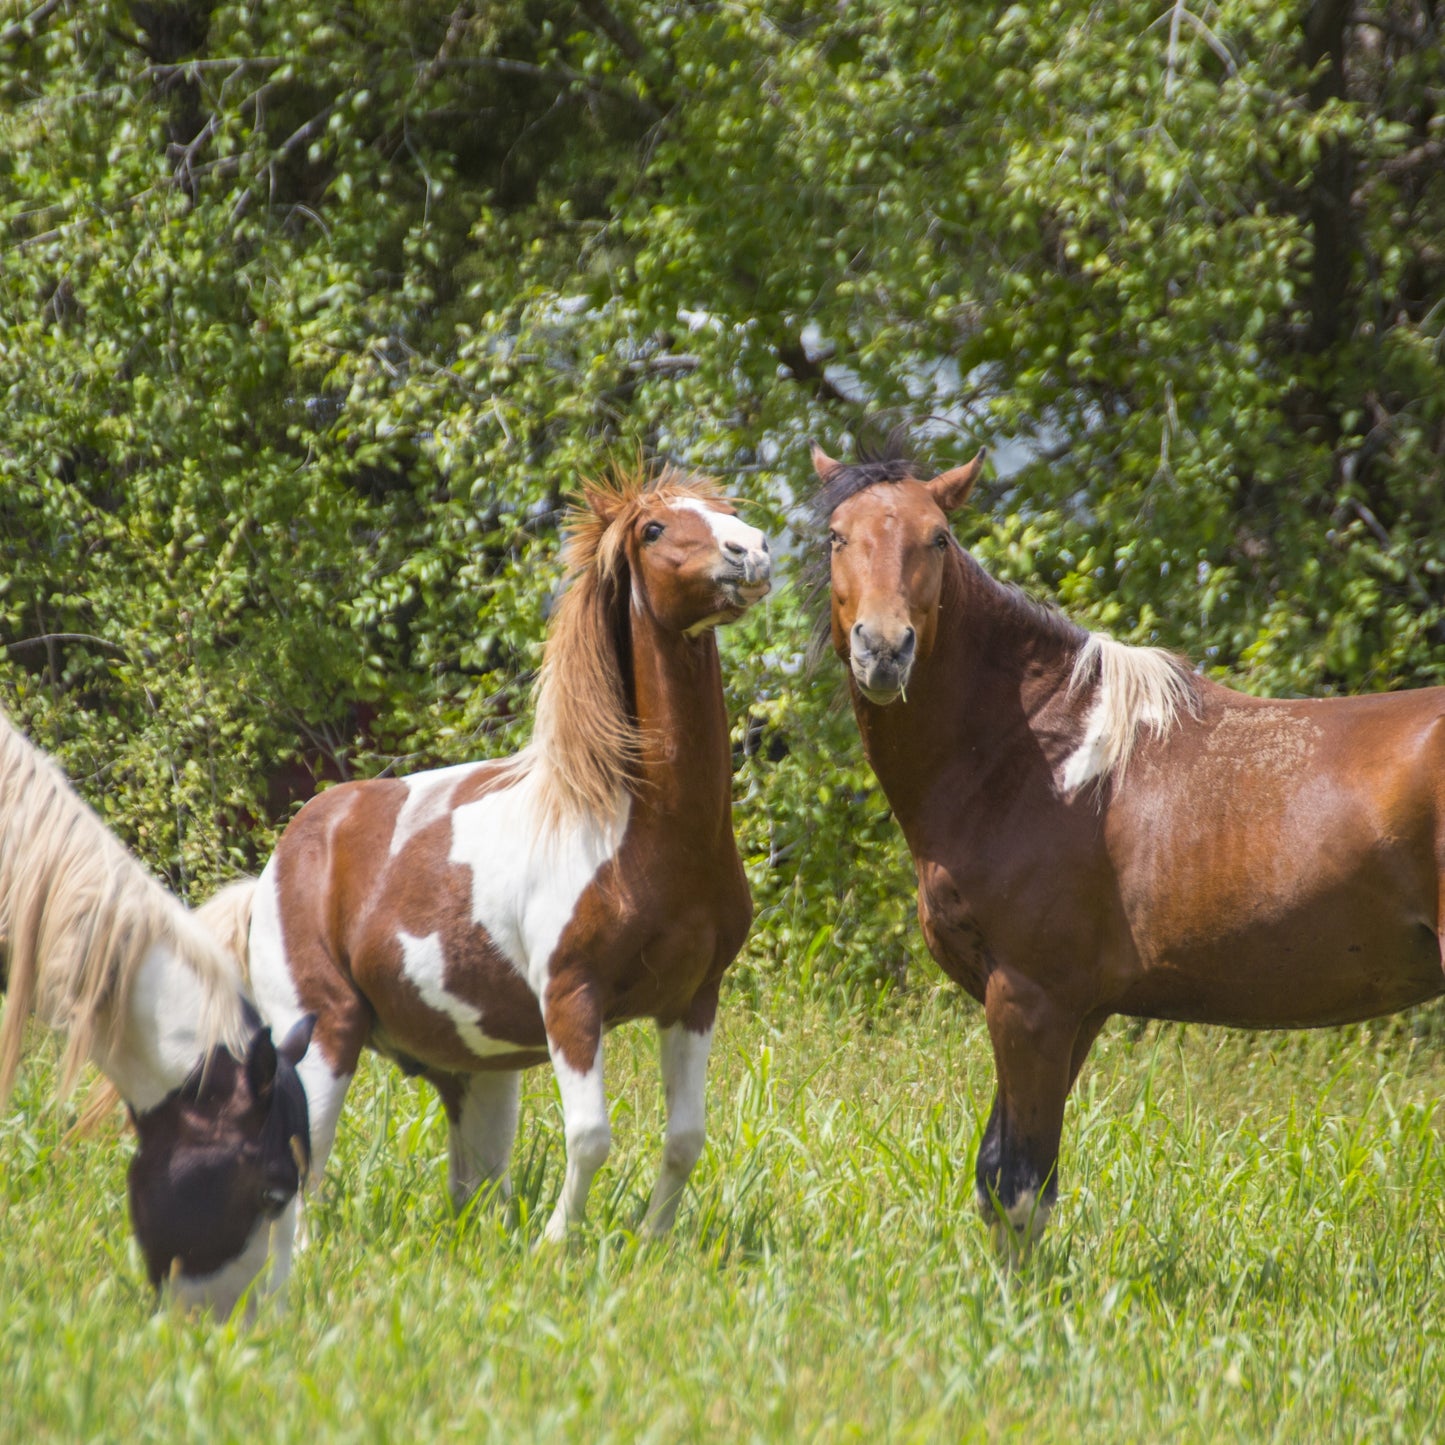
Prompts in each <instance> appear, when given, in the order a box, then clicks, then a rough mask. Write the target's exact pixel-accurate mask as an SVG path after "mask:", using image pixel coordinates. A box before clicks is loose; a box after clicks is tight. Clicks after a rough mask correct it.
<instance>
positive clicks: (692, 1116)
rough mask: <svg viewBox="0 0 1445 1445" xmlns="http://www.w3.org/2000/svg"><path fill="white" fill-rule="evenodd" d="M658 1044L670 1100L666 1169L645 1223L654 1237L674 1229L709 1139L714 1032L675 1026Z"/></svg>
mask: <svg viewBox="0 0 1445 1445" xmlns="http://www.w3.org/2000/svg"><path fill="white" fill-rule="evenodd" d="M657 1045H658V1054H659V1057H660V1061H661V1064H662V1087H663V1094H664V1097H665V1099H666V1101H667V1130H666V1134H665V1136H664V1138H663V1144H662V1168H661V1169H660V1170H659V1172H658V1176H657V1184H656V1186H655V1187H654V1188H653V1191H652V1201H651V1203H650V1204H649V1205H648V1206H647V1217H646V1218H645V1219H644V1221H643V1229H644V1230H645V1231H646V1232H647V1233H648V1234H651V1235H659V1234H666V1233H667V1232H668V1230H670V1229H671V1228H672V1222H673V1220H674V1219H675V1218H676V1216H677V1206H678V1205H679V1204H680V1203H681V1202H682V1191H683V1189H684V1188H685V1187H686V1185H687V1181H688V1176H689V1175H690V1174H691V1173H692V1169H693V1165H695V1164H696V1163H697V1161H698V1159H699V1158H700V1157H701V1155H702V1146H703V1142H704V1140H705V1138H706V1136H707V1104H706V1089H707V1058H708V1053H709V1051H710V1050H711V1048H712V1030H711V1029H709V1030H708V1031H707V1032H706V1033H703V1034H698V1033H693V1032H691V1031H690V1030H688V1029H685V1028H684V1027H683V1026H682V1025H681V1024H673V1025H671V1027H669V1028H665V1029H659V1030H658V1034H657Z"/></svg>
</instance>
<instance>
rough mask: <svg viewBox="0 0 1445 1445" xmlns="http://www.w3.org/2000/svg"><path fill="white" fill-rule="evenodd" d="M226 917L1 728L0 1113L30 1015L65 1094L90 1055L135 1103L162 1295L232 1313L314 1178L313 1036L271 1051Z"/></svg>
mask: <svg viewBox="0 0 1445 1445" xmlns="http://www.w3.org/2000/svg"><path fill="white" fill-rule="evenodd" d="M221 907H222V911H224V909H225V905H224V904H222V905H221ZM215 917H216V910H215V909H214V908H212V907H210V906H208V908H204V909H201V910H199V911H198V912H196V913H187V911H186V910H185V909H184V908H183V907H182V906H181V905H180V904H179V903H178V902H177V901H176V900H175V899H174V898H172V897H171V896H170V894H168V893H167V892H166V891H165V890H164V889H163V888H162V887H161V886H160V884H159V883H157V882H156V881H155V879H154V878H152V877H151V876H150V875H149V874H148V873H147V872H146V871H145V870H144V869H143V868H142V867H141V866H140V864H139V863H137V862H136V860H135V859H134V858H133V857H131V855H130V854H129V853H128V852H127V851H126V850H125V848H123V847H122V846H121V844H120V842H119V840H118V839H117V838H116V837H115V836H114V835H113V834H112V833H111V832H110V831H109V830H108V829H107V828H106V827H105V825H104V824H103V823H102V822H101V821H100V819H99V818H98V817H96V815H95V813H94V812H92V811H91V809H90V808H88V807H87V806H86V805H85V803H84V802H82V801H81V799H80V798H79V797H78V796H77V795H76V794H75V792H74V791H73V790H72V789H71V787H70V785H69V783H68V782H67V781H66V779H65V777H64V775H63V774H62V773H61V771H60V769H59V768H57V767H56V766H55V764H54V763H53V762H51V760H50V759H49V758H47V757H46V756H45V755H44V754H43V753H42V752H40V750H39V749H38V748H36V747H35V746H34V745H33V744H31V743H30V742H29V741H28V740H27V739H26V738H25V737H24V736H23V735H22V734H21V733H19V732H18V731H16V729H15V728H13V727H11V725H10V724H9V722H7V721H6V719H5V718H4V717H3V716H0V989H3V990H4V992H5V994H6V1001H5V1016H4V1023H3V1026H0V1108H3V1107H4V1104H5V1101H6V1100H7V1099H8V1097H9V1094H10V1090H11V1086H12V1084H13V1083H14V1079H15V1071H16V1069H17V1067H18V1065H19V1061H20V1053H21V1045H22V1042H23V1031H24V1026H25V1021H26V1018H27V1017H28V1016H29V1015H30V1014H31V1013H35V1014H37V1015H38V1016H39V1017H40V1019H41V1020H42V1021H43V1022H44V1023H46V1024H48V1025H50V1027H52V1028H55V1029H58V1030H61V1031H63V1032H64V1033H65V1034H66V1036H67V1038H66V1049H65V1055H64V1058H63V1061H62V1064H61V1079H60V1089H61V1092H62V1093H64V1092H65V1091H66V1090H67V1089H68V1088H69V1087H70V1086H71V1085H72V1084H73V1083H74V1081H75V1078H76V1075H77V1074H78V1072H79V1070H80V1068H81V1066H82V1064H83V1063H84V1062H85V1060H86V1059H87V1058H90V1059H92V1060H93V1061H94V1062H95V1064H96V1065H97V1066H98V1067H99V1068H100V1070H101V1071H102V1072H103V1073H104V1074H105V1075H106V1077H107V1078H108V1079H109V1081H110V1083H111V1085H112V1086H113V1088H114V1090H115V1092H116V1093H117V1094H119V1095H120V1096H121V1097H122V1098H124V1099H125V1101H126V1103H127V1105H128V1106H129V1108H130V1113H131V1118H132V1120H133V1121H134V1123H135V1126H136V1133H137V1135H138V1137H139V1144H138V1147H137V1150H136V1154H135V1157H134V1158H133V1159H132V1161H131V1167H130V1178H129V1195H130V1207H131V1223H132V1225H133V1227H134V1229H135V1233H136V1238H137V1240H138V1241H139V1243H140V1246H141V1252H142V1254H143V1255H144V1256H145V1261H146V1269H147V1272H148V1273H149V1275H150V1279H151V1283H152V1284H153V1285H155V1286H157V1287H161V1286H166V1287H168V1288H169V1289H170V1291H171V1292H172V1294H173V1295H175V1296H176V1297H177V1298H179V1299H180V1300H181V1301H182V1302H183V1303H186V1304H199V1305H206V1306H211V1307H213V1308H215V1309H217V1310H219V1311H221V1312H223V1313H229V1312H230V1311H231V1309H232V1307H233V1306H234V1305H235V1303H236V1301H237V1299H238V1298H239V1296H240V1293H241V1291H240V1289H239V1288H236V1289H234V1290H233V1289H232V1288H231V1283H230V1279H229V1277H228V1276H227V1274H226V1266H227V1265H229V1264H231V1263H232V1262H233V1261H235V1260H236V1259H238V1258H240V1259H243V1260H247V1261H249V1269H248V1270H247V1271H246V1280H247V1282H249V1280H250V1279H251V1278H252V1277H253V1276H255V1274H256V1273H257V1271H258V1270H259V1268H260V1267H261V1265H262V1264H263V1263H264V1261H265V1259H266V1255H267V1250H268V1245H269V1235H270V1230H271V1225H272V1223H273V1222H274V1221H275V1220H276V1219H277V1218H278V1217H279V1216H280V1214H281V1213H282V1211H283V1210H284V1209H285V1208H286V1206H287V1205H288V1204H289V1203H290V1202H291V1201H292V1200H293V1199H294V1197H295V1195H296V1192H297V1190H298V1189H299V1187H300V1180H301V1177H302V1176H303V1174H304V1172H305V1168H306V1144H307V1122H306V1096H305V1094H304V1093H303V1091H302V1088H301V1084H300V1081H299V1079H298V1078H297V1076H296V1072H295V1068H294V1065H295V1064H296V1062H297V1061H298V1060H299V1059H300V1058H301V1055H302V1054H303V1053H304V1052H305V1050H306V1041H307V1039H308V1037H309V1026H308V1024H307V1022H306V1021H305V1020H304V1019H301V1020H298V1021H297V1027H296V1029H295V1031H294V1032H293V1033H292V1034H291V1035H290V1036H289V1037H288V1038H287V1039H286V1040H285V1041H284V1042H283V1043H282V1044H281V1046H280V1048H279V1049H278V1048H277V1047H276V1046H275V1045H274V1044H273V1043H272V1042H271V1034H270V1030H268V1029H265V1028H262V1027H260V1020H259V1019H257V1018H256V1016H255V1013H254V1011H253V1010H251V1009H250V1007H249V1005H248V1004H247V1002H246V1000H245V998H244V997H243V995H242V992H241V973H240V967H239V963H238V961H237V960H236V959H234V958H233V957H232V956H231V955H230V954H229V953H228V952H227V950H226V948H225V946H224V942H222V941H219V940H218V939H217V937H216V936H215V932H214V929H213V923H214V920H215ZM233 1051H234V1052H233ZM263 1287H264V1282H263Z"/></svg>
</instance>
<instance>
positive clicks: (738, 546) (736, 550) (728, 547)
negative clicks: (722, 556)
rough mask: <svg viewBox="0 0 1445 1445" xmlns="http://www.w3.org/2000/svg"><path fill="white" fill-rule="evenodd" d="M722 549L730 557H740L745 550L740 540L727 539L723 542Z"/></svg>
mask: <svg viewBox="0 0 1445 1445" xmlns="http://www.w3.org/2000/svg"><path fill="white" fill-rule="evenodd" d="M723 551H724V552H726V553H727V554H728V555H729V556H730V557H741V556H742V555H743V553H744V552H746V551H747V548H746V547H744V546H743V544H742V543H741V542H731V541H729V542H724V543H723Z"/></svg>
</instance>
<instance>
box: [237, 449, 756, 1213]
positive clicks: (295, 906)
mask: <svg viewBox="0 0 1445 1445" xmlns="http://www.w3.org/2000/svg"><path fill="white" fill-rule="evenodd" d="M569 522H570V528H569V530H570V534H571V535H570V537H569V540H568V543H567V549H566V554H565V556H566V561H567V568H568V572H569V575H570V585H569V587H568V589H567V590H566V591H565V592H564V594H563V595H562V598H561V600H560V602H559V604H558V608H557V612H556V615H555V618H554V622H553V626H552V630H551V635H550V638H549V640H548V643H547V648H546V653H545V656H544V660H543V666H542V671H541V676H540V680H539V686H538V693H537V702H536V720H535V726H534V734H533V740H532V742H531V744H530V745H529V746H528V747H527V748H526V749H524V750H523V751H522V752H520V753H518V754H516V755H515V756H512V757H509V758H502V759H495V760H490V761H483V762H472V763H463V764H460V765H456V766H452V767H446V768H441V769H438V770H436V771H432V772H423V773H419V774H415V775H413V776H411V777H408V778H404V779H401V780H395V779H374V780H371V781H367V782H355V783H346V784H342V785H341V786H338V787H334V788H331V789H329V790H328V791H326V792H324V793H321V794H320V795H318V796H317V797H315V798H313V799H312V800H311V801H310V802H309V803H307V805H306V806H305V807H304V808H303V809H302V810H301V811H300V813H298V814H297V816H296V818H295V819H294V820H293V821H292V822H291V823H290V825H289V826H288V827H287V829H286V831H285V833H284V834H283V835H282V837H281V840H280V842H279V843H278V845H277V848H276V852H275V854H274V855H273V857H272V858H271V860H270V862H269V863H268V864H267V865H266V868H265V869H264V871H263V872H262V874H261V877H260V879H259V880H258V881H257V883H256V885H255V890H254V895H253V902H252V917H251V925H250V980H251V985H252V988H253V990H254V993H255V998H256V1001H257V1004H258V1006H259V1008H260V1009H261V1012H262V1014H263V1016H264V1017H266V1018H267V1019H269V1020H270V1021H271V1022H272V1023H273V1024H275V1025H277V1026H278V1027H280V1026H285V1025H287V1024H289V1023H290V1022H291V1021H292V1020H295V1019H299V1018H301V1017H303V1016H304V1015H306V1014H308V1013H314V1014H315V1016H316V1036H315V1041H314V1043H313V1044H312V1047H311V1051H310V1053H309V1054H308V1055H307V1056H306V1058H305V1059H304V1060H303V1061H302V1063H301V1066H300V1073H301V1076H302V1080H303V1082H304V1084H305V1087H306V1093H307V1097H308V1100H309V1103H310V1109H311V1143H312V1158H313V1160H314V1167H313V1171H312V1178H313V1179H314V1180H317V1179H319V1177H320V1175H321V1172H322V1170H323V1169H324V1167H325V1162H326V1158H327V1155H328V1153H329V1152H330V1149H331V1146H332V1143H333V1141H334V1138H335V1133H336V1126H337V1119H338V1116H339V1114H340V1112H341V1106H342V1102H343V1099H344V1097H345V1094H346V1090H347V1086H348V1085H349V1083H350V1082H351V1079H352V1076H353V1074H354V1072H355V1070H356V1066H357V1061H358V1059H359V1057H360V1054H361V1051H362V1049H363V1048H364V1047H366V1046H368V1045H369V1046H370V1047H371V1048H373V1049H375V1050H377V1051H378V1052H380V1053H383V1054H385V1055H388V1056H390V1057H391V1058H392V1059H394V1060H396V1061H397V1062H398V1063H399V1064H400V1065H401V1066H402V1067H403V1068H404V1069H405V1070H407V1071H408V1072H410V1073H414V1074H421V1075H422V1076H424V1077H425V1078H426V1079H428V1080H430V1082H431V1083H432V1084H433V1085H435V1087H436V1089H437V1091H438V1092H439V1094H440V1095H441V1098H442V1101H443V1103H444V1106H445V1108H446V1113H447V1118H448V1121H449V1125H450V1141H449V1142H450V1171H449V1176H450V1186H451V1193H452V1197H453V1200H454V1201H455V1203H456V1205H457V1206H458V1207H460V1206H462V1205H463V1204H465V1202H466V1201H467V1200H468V1199H469V1198H470V1197H471V1195H472V1194H473V1193H474V1192H475V1191H476V1190H478V1189H479V1188H481V1187H483V1186H493V1187H494V1188H495V1190H496V1191H497V1193H498V1194H500V1195H502V1196H505V1195H506V1194H507V1192H508V1161H509V1157H510V1154H511V1149H512V1141H513V1138H514V1135H515V1132H516V1125H517V1112H518V1101H519V1094H520V1071H521V1070H522V1069H524V1068H529V1067H531V1066H533V1065H536V1064H540V1063H545V1062H547V1061H548V1060H550V1061H551V1064H552V1067H553V1069H554V1070H555V1073H556V1077H557V1082H558V1085H559V1087H560V1090H561V1098H562V1114H563V1123H564V1132H565V1137H566V1150H567V1157H566V1172H565V1178H564V1181H563V1185H562V1194H561V1199H560V1201H559V1203H558V1204H557V1207H556V1212H555V1213H554V1214H553V1215H552V1217H551V1220H550V1222H549V1224H548V1226H547V1237H548V1238H549V1239H552V1240H557V1239H561V1238H563V1237H564V1235H565V1233H566V1230H567V1226H568V1225H569V1224H571V1223H573V1222H575V1221H577V1220H580V1219H581V1217H582V1213H583V1207H584V1204H585V1202H586V1198H587V1192H588V1188H589V1186H590V1184H591V1181H592V1177H593V1175H594V1174H595V1173H596V1171H597V1169H598V1168H599V1166H600V1165H601V1164H602V1162H603V1160H604V1159H605V1158H606V1156H607V1153H608V1149H609V1145H610V1127H609V1123H608V1114H607V1099H606V1095H605V1093H604V1091H603V1080H602V1052H603V1051H602V1038H603V1033H604V1031H605V1030H606V1029H607V1028H608V1027H610V1026H611V1025H613V1024H616V1023H619V1022H621V1021H623V1020H625V1019H632V1018H651V1019H654V1020H656V1022H657V1025H658V1028H659V1031H660V1032H659V1043H660V1052H661V1064H662V1076H663V1082H664V1085H665V1090H666V1104H667V1121H666V1138H665V1143H664V1147H663V1155H662V1167H661V1172H660V1174H659V1176H658V1179H657V1184H656V1187H655V1188H654V1190H653V1192H652V1197H651V1203H650V1206H649V1208H648V1212H647V1216H646V1221H645V1223H646V1227H647V1228H648V1229H649V1230H650V1231H652V1232H657V1233H660V1232H663V1231H665V1230H667V1229H668V1228H669V1227H670V1226H671V1224H672V1220H673V1216H674V1214H675V1213H676V1211H677V1207H678V1201H679V1197H680V1195H681V1192H682V1189H683V1186H684V1184H685V1183H686V1181H687V1178H688V1175H689V1174H690V1172H691V1170H692V1167H693V1165H694V1163H695V1162H696V1160H697V1158H698V1156H699V1154H700V1152H701V1150H702V1146H703V1088H704V1075H705V1072H706V1066H707V1057H708V1049H709V1045H710V1042H711V1039H712V1031H713V1018H714V1014H715V1012H716V1009H717V1002H718V985H719V981H720V980H721V978H722V974H723V971H724V970H725V969H726V968H727V966H728V965H729V963H731V962H732V960H733V958H734V957H735V956H736V954H737V952H738V950H739V948H741V946H742V943H743V940H744V938H745V937H746V935H747V931H748V927H749V924H750V922H751V919H752V901H751V899H750V897H749V893H748V886H747V881H746V879H745V877H744V875H743V870H742V865H741V862H740V860H739V858H738V853H737V846H736V844H735V842H734V839H733V830H732V754H731V748H730V745H729V730H728V719H727V712H726V709H725V707H724V703H723V690H722V673H721V668H720V666H719V661H718V650H717V642H716V639H715V636H714V632H713V629H714V628H715V626H716V625H717V624H719V623H723V622H728V621H731V620H733V619H735V618H737V617H739V616H741V615H742V613H743V612H744V611H745V610H746V609H747V608H748V607H749V606H751V605H752V604H753V603H754V602H756V601H757V600H758V599H759V598H761V597H762V596H763V595H764V594H765V593H766V592H767V591H768V587H769V581H768V579H769V576H770V573H771V565H770V561H769V557H768V544H767V541H766V539H765V538H764V537H763V535H762V533H761V532H758V531H757V530H755V529H754V528H753V527H750V526H747V525H746V524H744V523H743V522H742V521H741V520H739V518H738V517H737V516H736V515H735V514H734V510H733V507H732V505H731V504H730V503H729V502H728V501H727V500H725V499H724V498H723V496H722V495H721V494H720V493H719V491H718V490H717V488H716V487H715V485H714V484H712V483H711V482H708V481H705V480H702V479H697V478H688V477H684V476H683V475H681V474H679V473H676V472H674V471H672V470H668V471H666V472H665V473H663V475H662V476H661V477H659V478H657V479H656V480H655V481H650V482H649V481H646V480H645V479H643V478H642V477H639V476H630V477H629V476H619V477H615V478H612V479H610V480H608V481H604V482H597V483H589V484H587V485H586V487H585V488H584V491H583V499H582V504H581V506H580V507H579V508H578V509H575V510H574V511H573V513H572V515H571V517H570V519H569Z"/></svg>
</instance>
